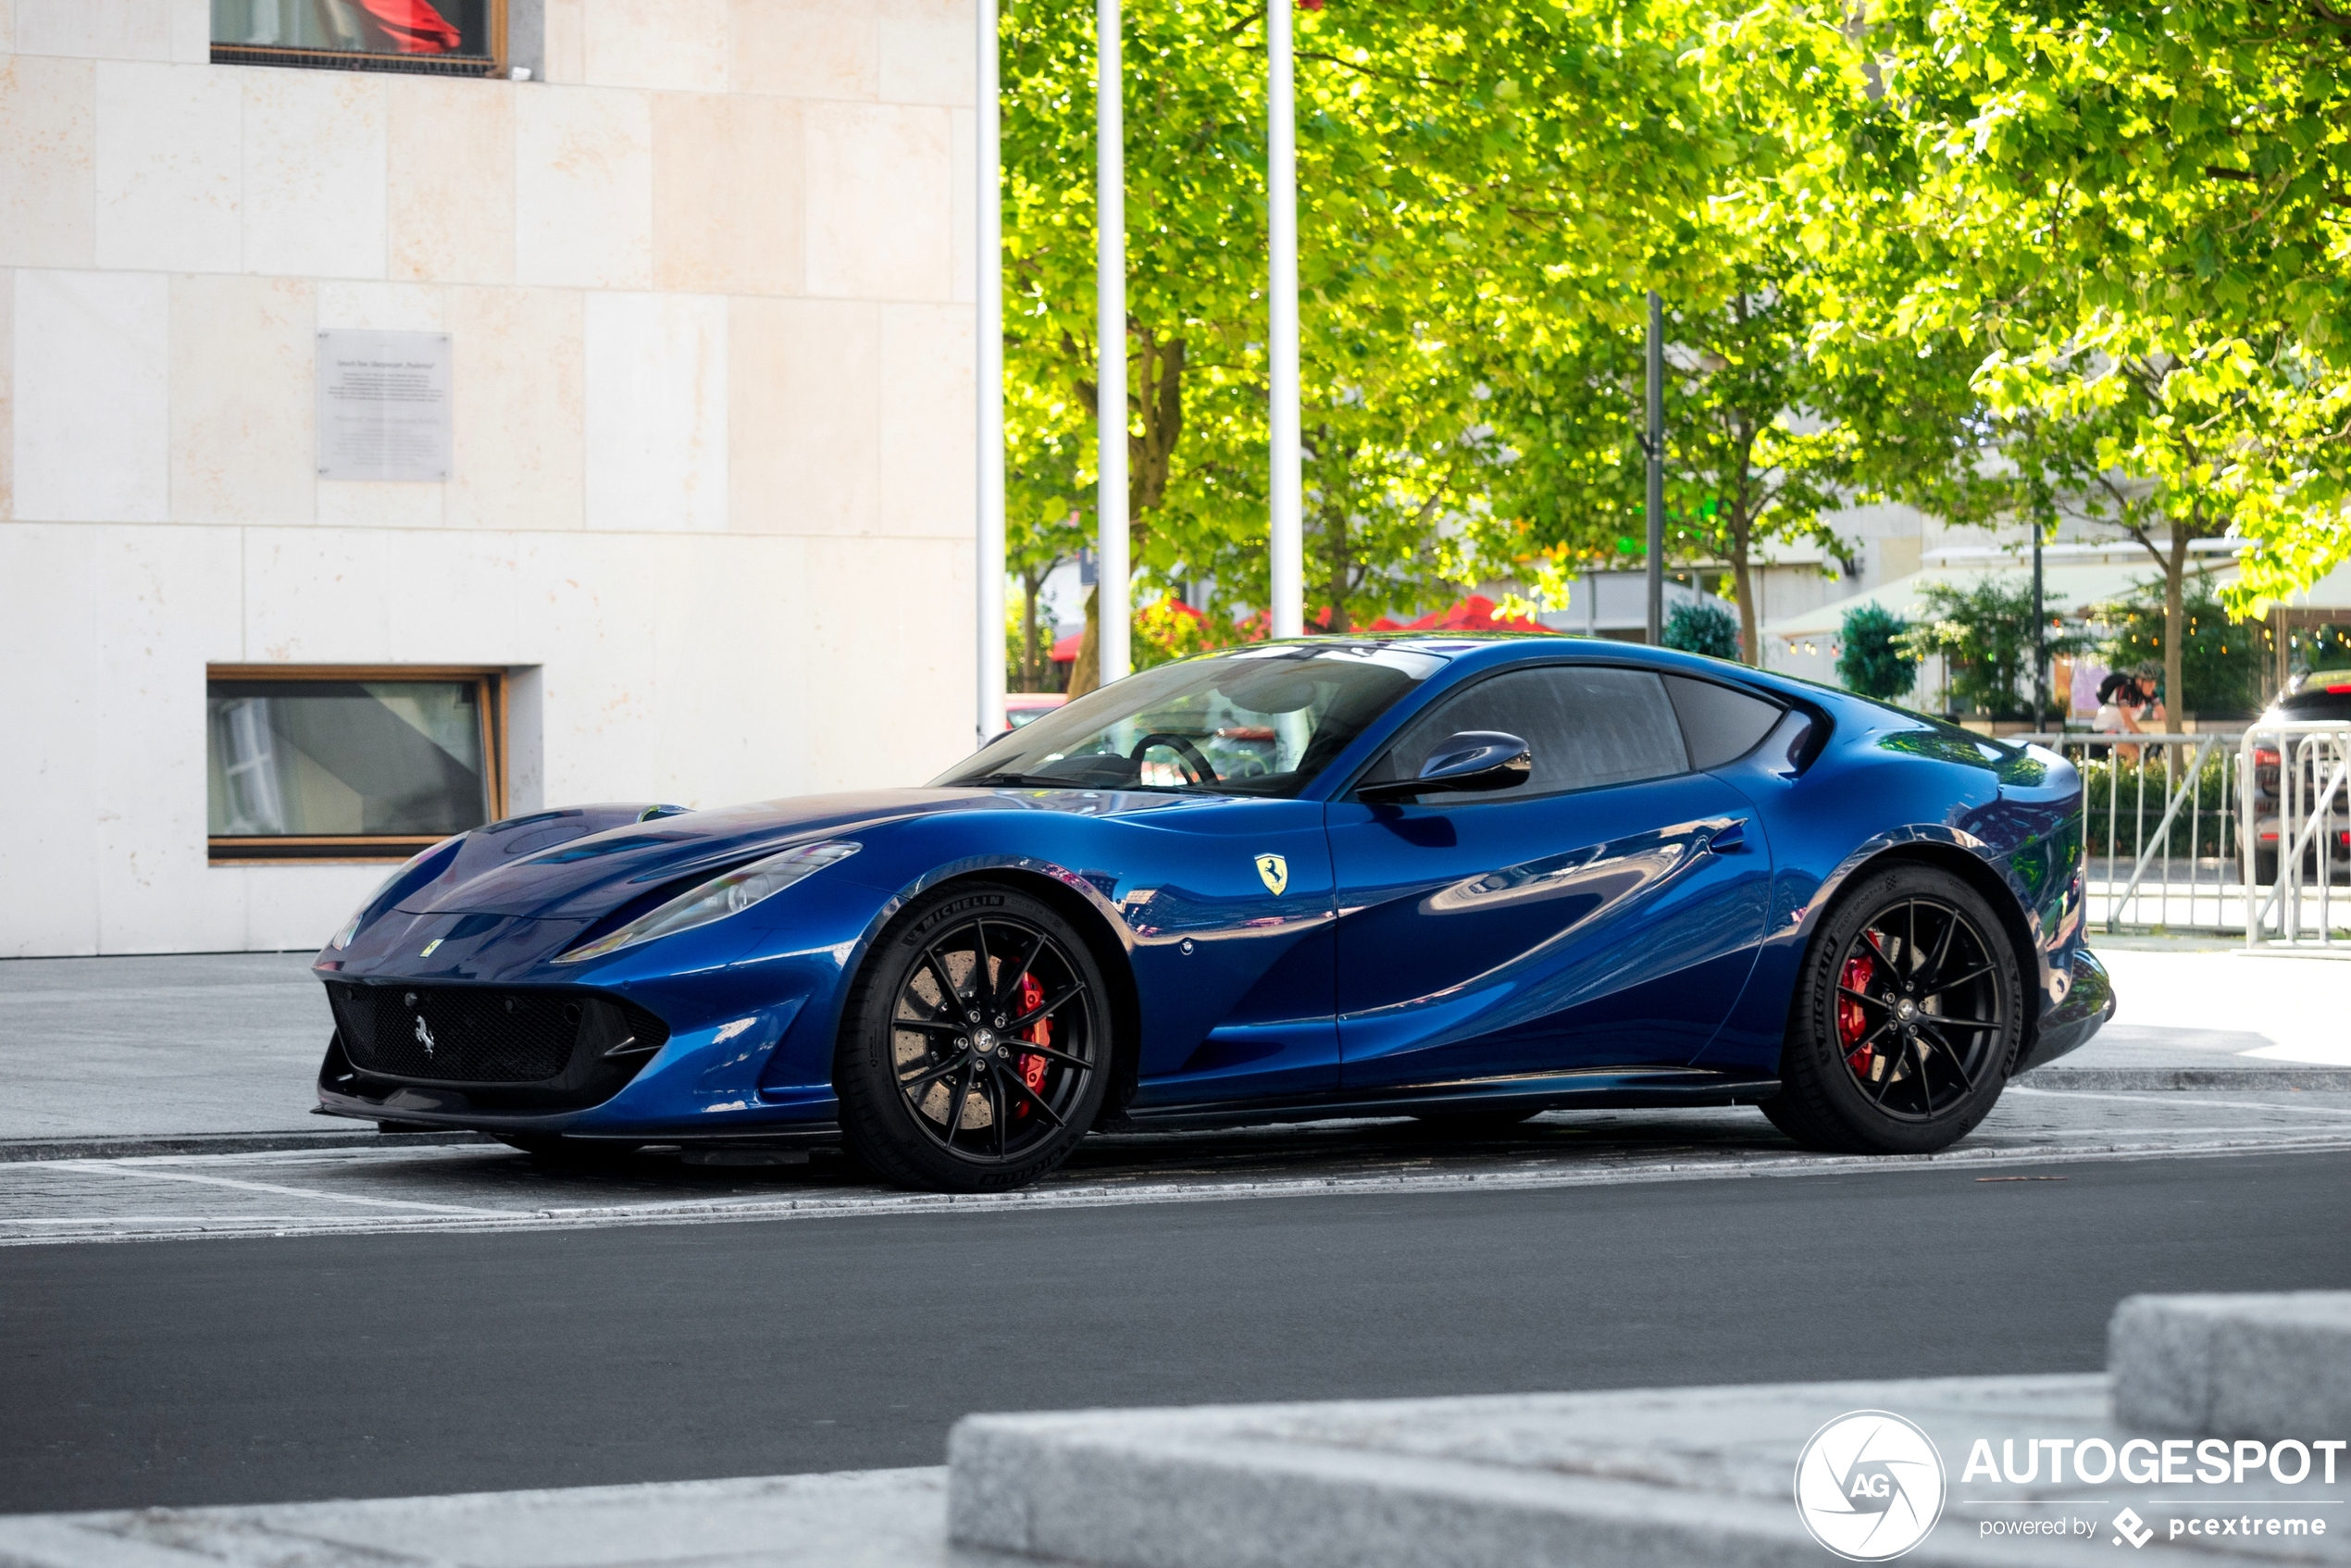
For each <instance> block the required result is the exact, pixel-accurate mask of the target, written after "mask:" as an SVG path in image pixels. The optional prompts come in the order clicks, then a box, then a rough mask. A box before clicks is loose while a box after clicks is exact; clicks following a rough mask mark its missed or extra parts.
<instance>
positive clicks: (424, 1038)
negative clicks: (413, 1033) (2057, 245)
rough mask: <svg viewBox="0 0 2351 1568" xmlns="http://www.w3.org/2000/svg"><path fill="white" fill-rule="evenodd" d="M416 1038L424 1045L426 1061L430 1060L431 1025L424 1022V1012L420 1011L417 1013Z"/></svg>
mask: <svg viewBox="0 0 2351 1568" xmlns="http://www.w3.org/2000/svg"><path fill="white" fill-rule="evenodd" d="M417 1039H418V1040H419V1041H421V1042H422V1043H423V1045H424V1048H425V1060H426V1061H428V1062H429V1061H431V1060H432V1026H431V1025H430V1024H428V1023H426V1022H425V1019H424V1014H421V1013H420V1014H417Z"/></svg>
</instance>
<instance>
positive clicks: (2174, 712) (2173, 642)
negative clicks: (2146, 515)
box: [2163, 517, 2189, 735]
mask: <svg viewBox="0 0 2351 1568" xmlns="http://www.w3.org/2000/svg"><path fill="white" fill-rule="evenodd" d="M2188 531H2189V530H2188V521H2187V519H2186V518H2184V517H2174V518H2172V519H2171V554H2170V555H2168V556H2166V557H2165V558H2164V562H2163V716H2164V719H2163V722H2164V728H2167V729H2169V730H2171V732H2172V733H2173V734H2175V735H2176V734H2178V733H2179V730H2180V721H2181V720H2182V719H2183V718H2185V717H2186V716H2187V711H2188V708H2187V698H2188V693H2187V688H2186V686H2185V685H2184V684H2183V680H2184V678H2183V674H2182V670H2183V666H2184V664H2185V660H2184V658H2183V654H2184V653H2185V652H2186V650H2185V648H2184V647H2183V643H2184V641H2185V640H2186V635H2187V629H2188V617H2187V604H2186V601H2187V575H2188V572H2187V567H2188Z"/></svg>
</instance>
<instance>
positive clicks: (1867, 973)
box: [1836, 954, 1877, 1078]
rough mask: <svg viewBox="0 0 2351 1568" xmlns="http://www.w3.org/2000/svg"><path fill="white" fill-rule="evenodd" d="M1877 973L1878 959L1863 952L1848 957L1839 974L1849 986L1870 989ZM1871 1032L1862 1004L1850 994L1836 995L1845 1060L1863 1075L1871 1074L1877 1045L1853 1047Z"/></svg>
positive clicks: (1841, 982)
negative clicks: (1857, 1048) (1873, 960)
mask: <svg viewBox="0 0 2351 1568" xmlns="http://www.w3.org/2000/svg"><path fill="white" fill-rule="evenodd" d="M1876 974H1877V964H1875V963H1873V962H1872V961H1871V960H1870V958H1869V957H1868V956H1866V955H1864V954H1856V955H1855V956H1853V957H1851V958H1848V959H1847V960H1846V961H1845V973H1844V974H1843V975H1841V976H1839V977H1837V983H1838V984H1839V985H1841V986H1843V987H1844V988H1845V989H1847V990H1853V991H1862V992H1867V991H1868V990H1869V989H1870V980H1871V978H1872V977H1874V976H1875V975H1876ZM1869 1032H1870V1020H1869V1016H1868V1015H1867V1014H1864V1013H1863V1012H1862V1011H1861V1004H1860V1002H1856V1001H1854V1000H1853V999H1852V998H1851V997H1849V996H1840V997H1838V998H1837V999H1836V1039H1837V1043H1838V1044H1840V1045H1842V1046H1844V1047H1845V1064H1846V1065H1847V1066H1848V1067H1850V1068H1852V1069H1853V1071H1854V1072H1855V1073H1856V1074H1857V1075H1858V1076H1861V1077H1863V1078H1866V1077H1868V1076H1870V1068H1871V1067H1872V1065H1873V1064H1875V1062H1876V1059H1877V1047H1876V1046H1875V1045H1862V1046H1860V1050H1858V1051H1857V1050H1855V1049H1854V1047H1855V1046H1857V1045H1860V1039H1861V1037H1862V1036H1864V1035H1866V1034H1868V1033H1869Z"/></svg>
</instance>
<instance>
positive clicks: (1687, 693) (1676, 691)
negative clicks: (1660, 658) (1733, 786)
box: [1665, 675, 1786, 769]
mask: <svg viewBox="0 0 2351 1568" xmlns="http://www.w3.org/2000/svg"><path fill="white" fill-rule="evenodd" d="M1665 692H1666V695H1667V696H1669V697H1671V698H1672V699H1673V712H1674V714H1675V715H1676V716H1679V717H1680V719H1681V721H1682V738H1683V740H1686V741H1687V742H1688V744H1689V748H1690V765H1691V766H1692V767H1694V768H1700V769H1704V768H1710V767H1720V766H1722V765H1723V764H1724V763H1726V762H1735V761H1737V760H1738V759H1739V758H1740V757H1743V756H1745V755H1747V753H1749V752H1751V751H1753V750H1755V748H1756V747H1757V746H1758V745H1760V744H1761V743H1762V740H1763V737H1765V736H1766V735H1769V734H1770V733H1772V726H1773V725H1775V724H1777V723H1779V722H1780V715H1781V714H1783V713H1785V711H1786V710H1785V709H1784V708H1782V707H1781V706H1780V705H1779V704H1778V703H1767V702H1765V701H1764V700H1763V699H1762V698H1760V697H1751V696H1749V695H1748V693H1746V692H1744V691H1732V690H1731V689H1730V688H1729V687H1727V686H1720V685H1717V684H1716V683H1715V682H1713V681H1711V680H1698V679H1694V678H1691V677H1689V676H1686V675H1669V676H1667V677H1666V678H1665Z"/></svg>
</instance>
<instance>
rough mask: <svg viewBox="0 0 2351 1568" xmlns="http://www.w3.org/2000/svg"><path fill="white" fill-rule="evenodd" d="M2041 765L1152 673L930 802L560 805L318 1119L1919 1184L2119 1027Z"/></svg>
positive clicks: (1387, 665)
mask: <svg viewBox="0 0 2351 1568" xmlns="http://www.w3.org/2000/svg"><path fill="white" fill-rule="evenodd" d="M2081 791H2082V784H2081V780H2080V778H2078V777H2077V776H2076V774H2075V772H2074V770H2073V768H2072V767H2071V765H2068V764H2067V763H2066V762H2065V761H2063V760H2062V759H2061V758H2059V757H2058V756H2055V755H2053V754H2051V753H2047V752H2046V751H2042V750H2038V749H2036V748H2031V747H2025V748H2018V747H2014V746H2010V745H2007V744H2003V743H2002V742H2000V741H1998V740H1989V739H1986V738H1984V737H1982V736H1979V735H1976V734H1973V733H1972V732H1970V731H1968V730H1966V729H1963V728H1956V727H1954V726H1950V725H1947V724H1944V723H1940V722H1938V721H1935V720H1933V719H1929V718H1924V717H1922V716H1918V715H1916V714H1912V713H1908V712H1905V711H1902V710H1900V709H1897V708H1893V707H1888V706H1885V705H1883V704H1880V703H1872V702H1869V701H1865V700H1863V699H1861V698H1859V697H1855V696H1852V695H1850V694H1847V693H1845V692H1840V691H1829V690H1826V689H1824V688H1821V687H1816V686H1813V685H1810V684H1808V683H1805V682H1802V681H1798V680H1794V679H1789V678H1783V677H1778V676H1773V675H1769V674H1766V673H1763V672H1761V671H1759V670H1754V669H1749V668H1747V667H1745V666H1738V665H1732V664H1726V663H1723V662H1721V661H1717V660H1712V659H1706V658H1700V657H1697V656H1694V655H1689V654H1683V653H1671V652H1666V651H1661V650H1656V649H1650V648H1645V647H1639V646H1628V645H1622V644H1617V643H1611V642H1605V641H1586V640H1583V639H1571V638H1559V637H1535V636H1525V637H1509V636H1499V637H1461V636H1443V635H1430V636H1402V637H1393V638H1315V639H1308V640H1303V641H1277V642H1266V643H1258V644H1254V645H1251V646H1249V647H1245V648H1241V649H1238V650H1236V651H1232V652H1227V653H1216V654H1212V655H1208V656H1204V657H1200V658H1195V659H1191V660H1187V661H1184V662H1182V663H1177V664H1171V665H1165V666H1160V667H1157V668H1154V669H1151V670H1147V671H1145V672H1143V673H1141V674H1139V675H1136V676H1133V677H1130V678H1127V679H1125V680H1120V681H1116V682H1114V683H1113V684H1112V685H1110V686H1108V687H1105V688H1103V689H1102V690H1101V691H1095V692H1093V693H1091V694H1089V695H1087V696H1085V697H1081V698H1079V699H1077V700H1076V701H1074V702H1072V703H1069V704H1067V705H1066V706H1065V707H1062V708H1060V709H1057V710H1055V711H1053V712H1051V713H1050V714H1047V715H1045V716H1041V717H1039V718H1038V719H1036V720H1035V721H1034V722H1032V723H1030V724H1027V725H1026V726H1024V727H1023V728H1019V729H1016V730H1013V731H1009V732H1007V733H1006V734H1004V735H1002V736H1001V737H999V738H998V739H997V740H995V741H993V742H992V743H991V744H989V745H988V746H986V747H985V748H983V749H982V750H981V751H980V752H979V753H977V754H976V755H974V756H973V757H971V758H970V759H969V760H967V761H965V762H964V763H961V764H959V765H956V766H955V767H953V768H951V769H950V770H948V772H947V773H945V774H944V775H942V776H941V777H939V778H936V779H934V780H932V781H931V782H930V783H929V784H927V785H925V786H923V787H921V788H919V789H902V790H873V791H867V792H862V793H855V794H841V795H819V796H810V797H806V798H802V799H794V800H781V801H768V802H764V803H759V804H755V805H742V806H735V807H730V808H728V809H724V810H709V811H686V810H681V809H679V808H676V807H671V806H663V805H648V804H644V803H632V804H616V805H591V806H577V807H571V808H566V809H564V810H559V811H542V812H537V813H534V814H532V815H528V816H520V817H516V818H514V819H512V820H509V821H504V822H497V823H493V824H491V825H490V826H489V827H486V828H477V829H475V830H473V831H471V832H468V833H464V834H461V835H459V836H458V837H456V838H453V839H450V840H446V841H445V842H442V843H441V844H437V845H435V846H434V847H433V848H431V849H429V850H427V851H426V852H424V853H422V854H420V855H418V856H417V857H416V859H414V860H412V861H410V862H409V863H408V864H407V865H404V866H402V867H401V868H400V870H399V871H398V872H397V873H395V874H394V875H393V876H392V878H391V880H389V881H388V882H386V883H385V884H384V885H383V887H382V888H381V889H380V890H379V891H378V892H377V893H376V894H375V895H374V896H373V897H372V898H370V899H369V900H368V901H367V904H366V905H365V907H363V908H361V909H360V910H359V911H358V913H357V914H355V915H353V916H352V918H351V921H350V923H349V924H348V925H347V926H345V927H343V929H342V930H341V931H339V932H337V933H336V934H335V936H334V938H333V939H332V940H330V942H329V943H328V944H327V946H326V948H325V949H324V950H323V951H322V952H320V953H319V955H318V959H317V974H318V977H319V978H320V979H322V980H323V981H324V982H325V983H326V987H327V991H328V995H329V998H330V1002H331V1004H332V1007H333V1012H334V1019H335V1030H334V1035H333V1038H332V1039H331V1040H330V1043H329V1046H328V1049H327V1056H326V1062H325V1064H324V1066H323V1067H322V1069H321V1070H320V1073H319V1076H318V1100H319V1104H320V1107H321V1108H322V1109H323V1110H324V1111H326V1112H328V1113H330V1114H334V1115H339V1116H355V1117H362V1118H366V1119H369V1120H373V1121H378V1122H385V1123H396V1124H403V1125H407V1126H418V1125H426V1126H448V1127H465V1128H476V1129H479V1130H480V1131H483V1132H486V1133H489V1134H491V1135H493V1136H495V1137H497V1138H499V1139H504V1140H505V1141H506V1142H508V1143H511V1144H514V1145H516V1146H517V1147H519V1148H523V1149H527V1150H531V1151H540V1152H543V1153H548V1154H561V1153H565V1152H567V1151H598V1150H615V1149H625V1148H633V1147H640V1146H643V1145H648V1144H679V1145H686V1146H689V1147H691V1146H695V1145H703V1146H714V1145H715V1146H768V1147H773V1146H777V1145H782V1146H786V1147H789V1146H791V1145H795V1144H797V1145H803V1146H804V1145H828V1146H836V1147H840V1148H841V1149H844V1150H845V1151H847V1152H848V1153H849V1154H850V1155H851V1156H852V1158H854V1159H855V1160H856V1161H858V1162H859V1163H861V1164H864V1165H865V1167H866V1168H868V1169H869V1170H871V1171H872V1172H873V1173H875V1174H876V1175H877V1176H882V1177H884V1178H887V1179H888V1180H889V1181H892V1182H896V1183H900V1184H902V1185H905V1186H908V1187H914V1188H936V1189H942V1190H952V1191H975V1190H986V1189H991V1188H1009V1187H1014V1186H1018V1185H1020V1184H1021V1183H1024V1182H1029V1181H1034V1180H1036V1179H1037V1178H1038V1177H1039V1176H1043V1175H1044V1174H1046V1173H1047V1172H1049V1171H1051V1170H1052V1169H1053V1168H1054V1167H1055V1166H1056V1165H1058V1164H1060V1163H1061V1162H1062V1161H1063V1160H1064V1159H1065V1158H1067V1157H1068V1155H1069V1153H1070V1151H1071V1150H1072V1148H1073V1147H1075V1146H1076V1142H1077V1140H1078V1139H1082V1138H1084V1137H1085V1136H1086V1134H1087V1133H1088V1131H1089V1130H1092V1129H1096V1128H1122V1129H1126V1128H1138V1127H1172V1126H1202V1125H1210V1124H1214V1123H1220V1122H1222V1123H1237V1122H1274V1121H1305V1120H1312V1119H1316V1118H1324V1117H1334V1116H1412V1117H1419V1118H1422V1119H1424V1120H1425V1121H1428V1122H1431V1123H1435V1124H1437V1125H1440V1126H1457V1127H1462V1128H1477V1127H1499V1126H1509V1125H1511V1124H1512V1123H1515V1122H1519V1121H1522V1120H1524V1119H1525V1118H1527V1117H1530V1116H1533V1115H1536V1114H1539V1113H1541V1112H1544V1111H1547V1110H1551V1109H1554V1108H1559V1107H1574V1106H1603V1105H1644V1106H1673V1105H1753V1106H1756V1107H1758V1108H1759V1109H1760V1111H1761V1112H1762V1114H1764V1115H1765V1116H1768V1117H1769V1118H1771V1120H1772V1122H1773V1124H1774V1125H1775V1126H1778V1127H1779V1128H1780V1130H1781V1131H1783V1132H1784V1133H1785V1134H1786V1135H1787V1136H1789V1137H1790V1138H1792V1139H1796V1140H1797V1142H1798V1143H1800V1144H1803V1145H1805V1146H1806V1147H1809V1148H1812V1149H1819V1150H1834V1151H1874V1152H1884V1153H1917V1152H1922V1151H1931V1150H1936V1149H1941V1148H1943V1147H1945V1146H1946V1145H1947V1144H1949V1143H1951V1142H1952V1141H1953V1140H1955V1139H1959V1138H1961V1137H1963V1136H1964V1135H1965V1134H1966V1133H1967V1132H1968V1131H1969V1130H1970V1129H1971V1128H1972V1127H1974V1126H1976V1124H1977V1123H1978V1122H1980V1121H1982V1120H1983V1119H1984V1115H1985V1114H1987V1113H1988V1112H1989V1111H1990V1110H1991V1108H1992V1105H1993V1102H1994V1101H1996V1100H1997V1099H1998V1098H1999V1095H2000V1090H2001V1089H2002V1087H2003V1086H2004V1085H2005V1084H2006V1083H2007V1082H2008V1081H2009V1079H2010V1078H2012V1077H2014V1076H2016V1075H2017V1074H2019V1073H2021V1072H2022V1071H2024V1070H2026V1069H2028V1068H2031V1067H2034V1066H2036V1065H2038V1064H2041V1063H2044V1062H2046V1061H2048V1060H2050V1059H2051V1058H2052V1057H2055V1056H2058V1055H2059V1054H2061V1053H2063V1052H2068V1051H2071V1050H2072V1049H2073V1048H2074V1047H2076V1046H2078V1045H2080V1044H2081V1043H2082V1042H2083V1041H2084V1040H2085V1039H2089V1038H2090V1036H2091V1035H2092V1034H2094V1033H2095V1032H2096V1030H2097V1028H2098V1027H2099V1026H2100V1025H2101V1024H2102V1023H2104V1022H2105V1020H2106V1019H2107V1018H2108V1016H2109V1015H2110V1014H2112V1012H2113V992H2112V988H2111V987H2110V985H2109V984H2108V979H2107V976H2106V973H2105V971H2104V969H2103V968H2102V967H2101V966H2100V965H2099V964H2098V962H2097V960H2096V958H2095V957H2093V956H2092V954H2091V953H2090V952H2089V951H2088V950H2087V948H2086V947H2085V946H2084V941H2083V903H2082V901H2083V840H2082V828H2081V822H2082V816H2081Z"/></svg>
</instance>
